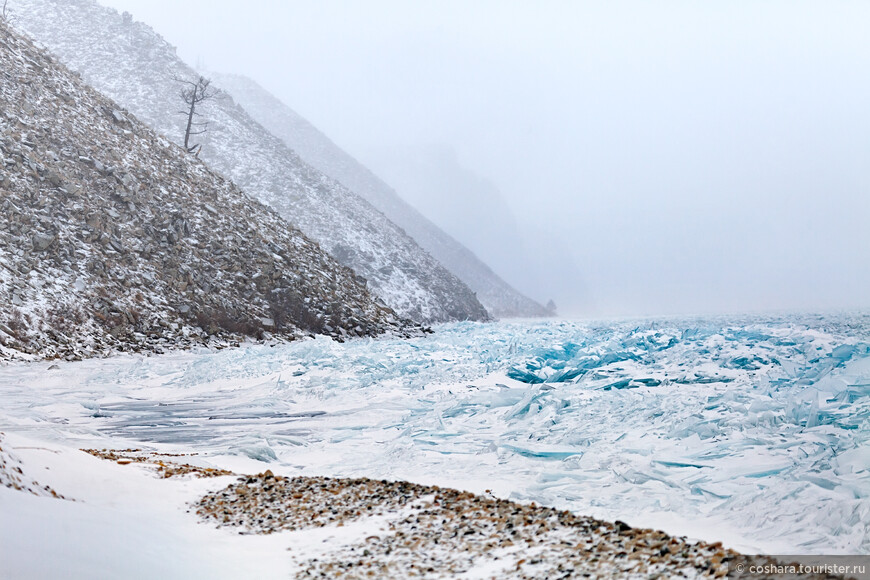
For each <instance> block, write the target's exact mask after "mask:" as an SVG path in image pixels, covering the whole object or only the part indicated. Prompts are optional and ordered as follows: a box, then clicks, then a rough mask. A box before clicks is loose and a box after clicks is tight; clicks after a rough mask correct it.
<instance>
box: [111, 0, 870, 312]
mask: <svg viewBox="0 0 870 580" xmlns="http://www.w3.org/2000/svg"><path fill="white" fill-rule="evenodd" d="M100 1H101V2H102V3H104V4H107V5H110V6H114V7H116V8H118V9H119V10H128V11H130V12H131V13H133V15H134V17H135V19H136V20H141V21H144V22H146V23H148V24H150V25H152V26H153V27H154V28H155V29H156V30H157V31H158V32H160V33H161V34H162V35H163V36H164V37H166V38H167V40H169V41H170V42H171V43H173V44H175V45H177V46H178V47H179V54H180V55H181V56H182V57H184V58H185V59H186V60H188V61H189V62H191V64H194V65H197V64H198V65H199V66H201V67H205V68H208V69H211V70H219V71H222V72H236V73H242V74H246V75H248V76H250V77H252V78H254V79H255V80H257V81H258V82H260V83H261V84H262V85H263V86H265V87H266V88H267V89H269V90H270V91H271V92H273V93H274V94H276V95H277V96H279V97H280V98H281V99H282V100H283V101H284V102H286V103H287V104H288V105H289V106H291V107H292V108H293V109H295V110H296V111H298V112H299V113H301V114H302V115H304V116H305V117H307V118H308V119H309V120H310V121H312V122H313V123H314V124H315V125H317V126H318V127H319V128H321V130H323V131H324V132H325V133H326V134H327V135H329V136H330V137H331V138H332V139H333V140H334V141H335V142H336V143H338V144H339V145H341V146H342V147H344V148H345V149H346V150H348V151H349V152H350V153H351V154H353V155H354V156H356V157H357V158H358V159H360V160H362V161H364V162H368V163H370V164H372V165H373V167H372V168H373V169H375V170H376V172H377V171H378V166H377V165H379V164H381V163H383V156H384V152H385V151H389V150H390V149H398V150H407V151H416V150H417V149H418V148H422V147H430V146H432V145H436V146H438V147H441V148H448V149H452V150H453V151H455V153H456V159H457V161H458V163H459V164H461V165H462V167H463V168H464V169H465V170H466V171H468V172H470V173H472V174H474V175H476V176H479V177H480V179H481V180H484V181H486V182H488V183H490V184H492V185H493V186H494V188H495V189H497V190H498V191H500V193H501V195H502V197H503V200H504V202H505V205H506V207H507V208H509V210H510V211H511V212H512V213H513V216H514V217H515V219H516V222H517V224H518V226H517V228H518V229H516V230H514V229H512V227H513V226H510V225H509V224H506V225H505V228H506V229H505V231H507V232H515V234H514V233H511V234H510V235H516V236H517V237H518V238H519V239H520V240H521V242H522V245H523V246H524V247H525V248H526V252H525V254H524V255H522V256H521V255H517V258H516V260H504V259H497V257H493V256H491V255H490V256H484V257H485V258H488V259H489V261H491V262H495V263H497V264H499V273H501V274H502V275H503V276H504V277H505V278H506V279H508V280H509V281H510V282H511V283H513V284H514V285H515V286H517V287H518V288H520V289H521V290H524V291H526V292H528V293H530V294H531V295H533V297H534V298H536V299H538V300H542V301H544V300H546V299H548V298H550V297H553V298H554V299H555V300H556V302H557V304H558V305H559V306H560V311H561V312H562V313H563V314H567V315H583V316H590V315H639V314H669V313H686V314H693V313H709V312H734V311H758V310H771V309H813V310H815V309H829V308H855V307H870V42H868V41H867V31H868V30H870V2H866V1H856V2H838V1H835V0H824V1H818V2H799V1H795V0H789V1H762V0H753V1H744V2H740V1H724V0H723V1H718V2H714V1H705V2H697V1H686V2H669V1H657V2H619V1H613V2H611V1H607V2H605V1H600V2H581V1H531V0H528V1H525V2H511V1H509V0H491V1H475V0H462V1H449V0H439V1H437V2H435V1H432V2H428V1H427V2H423V1H407V0H394V1H390V2H387V1H369V0H366V1H364V2H362V1H344V2H338V1H332V0H317V1H316V2H313V1H304V2H303V1H277V0H274V1H268V0H247V1H245V2H238V1H232V2H230V1H221V0H185V1H183V2H180V1H178V0H100ZM384 167H386V165H384ZM400 193H402V192H401V191H400ZM487 195H491V191H490V192H489V193H488V194H487ZM448 198H449V196H448ZM503 213H504V212H500V213H499V215H502V214H503ZM496 225H497V224H496ZM488 226H489V227H492V224H488ZM457 235H459V234H457ZM472 238H473V236H469V239H472ZM505 247H506V248H507V247H511V248H514V246H509V245H505ZM492 251H494V250H492V249H491V248H490V249H489V250H487V252H492ZM512 251H516V249H515V248H514V249H513V250H512ZM502 258H503V257H502ZM511 264H514V266H513V267H512V266H511Z"/></svg>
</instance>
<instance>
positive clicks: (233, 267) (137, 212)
mask: <svg viewBox="0 0 870 580" xmlns="http://www.w3.org/2000/svg"><path fill="white" fill-rule="evenodd" d="M0 62H2V63H3V68H2V71H0V168H2V175H3V180H2V181H3V184H2V186H0V212H2V214H3V220H2V222H0V359H8V358H53V357H66V358H79V357H84V356H93V355H99V354H105V353H110V352H113V351H118V350H148V351H157V352H159V351H160V350H162V349H164V348H167V347H174V346H187V345H192V344H196V343H201V342H205V341H207V340H211V339H212V338H216V339H218V340H224V341H227V340H229V341H235V340H239V339H241V338H242V337H244V336H255V337H262V336H264V333H265V332H269V333H272V334H274V335H277V336H279V337H285V338H293V337H295V336H298V335H300V334H303V333H327V334H331V335H333V336H335V337H337V338H343V337H346V336H354V335H355V336H359V335H373V334H377V333H380V332H383V331H385V330H387V329H390V328H394V329H395V328H402V327H404V326H405V325H406V323H405V322H403V321H402V320H401V319H400V318H399V317H398V316H397V315H396V314H395V313H394V312H392V311H391V310H390V309H389V308H387V307H385V306H382V305H380V304H378V303H376V302H375V301H374V300H373V298H372V297H371V295H370V294H369V293H368V291H367V290H366V289H365V287H364V285H363V284H362V283H361V282H360V281H359V280H358V278H357V277H356V276H355V275H354V273H353V272H352V271H351V270H349V269H347V268H346V267H344V266H342V265H340V264H338V263H337V262H336V261H335V260H333V259H332V258H331V257H330V256H329V255H328V254H326V253H325V252H324V251H323V250H322V249H321V248H320V247H319V246H318V245H317V244H316V243H314V242H312V241H311V240H309V239H308V238H306V237H305V236H304V235H303V234H302V233H301V232H299V231H298V230H296V229H295V228H293V227H292V226H290V225H289V224H287V222H286V221H284V220H283V219H281V217H280V216H279V215H277V214H276V213H275V212H274V211H272V210H270V209H268V208H266V207H264V206H263V205H261V204H259V203H258V202H256V201H254V200H251V199H250V198H248V197H247V196H245V195H244V194H243V193H242V192H241V191H240V190H239V189H237V188H236V187H235V186H234V185H233V184H232V183H231V182H229V181H227V180H225V179H224V178H222V177H220V176H219V175H217V174H215V173H214V172H212V171H211V170H209V169H208V168H207V167H206V166H205V164H203V163H202V162H200V161H198V160H197V159H196V158H194V157H193V156H191V155H187V154H186V153H185V152H184V151H183V150H182V149H180V148H179V147H176V146H174V145H172V144H170V143H169V142H168V141H166V140H165V139H164V138H162V137H160V136H158V135H156V134H155V133H154V132H153V131H152V130H150V129H149V128H148V127H146V126H145V125H144V124H143V123H141V122H139V121H138V120H137V119H136V118H135V117H134V116H133V115H131V114H129V113H126V112H122V111H120V110H119V108H118V105H117V104H115V103H113V102H112V101H111V100H109V99H108V98H106V97H104V96H102V95H100V94H99V93H97V92H96V91H95V90H93V89H92V88H90V87H88V86H87V85H85V83H84V82H83V81H82V80H81V79H80V78H79V77H78V76H77V75H75V74H74V73H71V72H70V71H69V70H67V69H66V68H65V67H63V66H62V65H60V64H58V63H56V62H55V61H54V60H53V59H52V58H51V57H50V56H48V54H47V53H45V52H44V51H41V50H39V49H37V48H36V47H35V46H34V45H33V44H32V43H31V41H30V40H28V39H26V38H25V37H23V36H21V35H19V34H17V33H15V32H13V31H11V30H10V29H9V28H7V27H6V25H5V24H0ZM208 207H213V208H217V207H219V208H221V211H220V212H217V211H209V210H208ZM264 319H268V320H269V324H268V325H266V324H264V322H263V320H264Z"/></svg>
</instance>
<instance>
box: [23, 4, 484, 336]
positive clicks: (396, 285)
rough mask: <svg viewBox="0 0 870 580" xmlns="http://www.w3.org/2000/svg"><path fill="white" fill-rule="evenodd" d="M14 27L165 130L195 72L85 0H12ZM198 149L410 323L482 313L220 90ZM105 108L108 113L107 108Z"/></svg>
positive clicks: (173, 133) (377, 216)
mask: <svg viewBox="0 0 870 580" xmlns="http://www.w3.org/2000/svg"><path fill="white" fill-rule="evenodd" d="M11 10H12V13H13V16H14V18H15V22H16V25H17V26H19V27H21V28H22V29H23V30H24V31H26V32H27V33H28V34H30V35H31V36H33V37H34V38H35V39H37V40H38V41H39V42H41V43H44V44H45V45H46V46H47V47H48V48H49V49H50V50H51V51H53V52H54V53H56V54H57V55H58V56H59V58H61V59H62V60H63V61H64V63H65V64H67V65H68V66H69V67H70V68H72V69H73V70H76V71H77V72H79V73H80V74H81V75H82V76H83V77H84V78H85V79H86V80H87V81H88V82H89V83H91V84H92V85H93V86H95V87H96V88H97V89H99V90H101V91H103V92H104V93H106V94H107V95H109V96H110V97H112V98H113V99H115V100H116V101H118V102H119V103H121V104H122V105H124V106H125V107H127V108H128V109H129V110H130V111H132V112H133V113H134V114H135V115H136V116H138V117H139V118H140V119H142V120H143V121H145V122H146V123H148V124H149V125H151V126H152V127H153V128H155V129H156V130H157V131H158V132H160V133H162V134H163V135H165V136H167V138H169V139H171V140H173V141H176V142H179V143H180V142H182V141H183V136H184V127H185V124H186V122H187V118H186V116H184V115H179V114H178V111H179V108H180V107H182V108H183V105H184V104H183V103H182V102H181V101H180V100H179V97H178V92H179V89H180V88H181V84H180V83H179V81H178V79H195V78H196V76H197V73H196V72H195V71H194V70H193V69H192V68H191V67H189V66H188V65H187V64H185V63H184V62H183V61H182V60H181V59H180V58H179V57H178V56H177V54H176V52H175V49H174V47H172V46H171V45H169V44H168V43H167V42H166V41H165V40H164V39H163V38H162V37H160V35H158V34H157V33H156V32H154V31H153V30H152V29H151V28H150V27H148V26H146V25H144V24H142V23H135V22H133V20H132V18H130V17H129V15H128V17H126V18H125V17H124V16H123V15H121V14H118V12H117V11H115V10H114V9H111V8H105V7H102V6H100V5H99V4H97V3H96V2H95V1H94V0H62V1H60V0H16V2H15V3H14V5H13V6H11ZM200 112H201V113H202V120H204V121H207V122H208V123H209V125H208V132H207V133H206V134H205V135H200V136H197V137H198V138H201V141H198V142H201V143H202V151H201V154H200V157H201V158H203V159H204V160H206V161H207V162H208V163H209V164H210V165H211V166H212V167H214V168H215V169H217V170H218V171H219V172H221V173H222V174H224V175H225V176H226V177H228V178H230V179H232V180H233V181H234V182H235V183H236V184H238V185H239V186H240V187H241V188H242V189H244V190H245V191H246V192H247V193H248V194H250V195H252V196H254V197H255V198H257V199H259V200H260V201H262V202H264V203H266V204H267V205H270V206H272V207H273V208H275V209H276V210H277V211H278V213H279V214H281V215H282V216H283V217H284V218H285V219H287V220H288V221H290V222H291V223H292V224H294V225H295V226H297V227H298V228H299V229H300V230H302V231H303V232H304V233H305V234H306V235H307V236H309V237H311V238H313V239H314V240H315V241H317V242H318V243H320V244H321V245H322V246H323V247H324V248H325V249H326V250H327V251H329V252H330V253H331V254H332V255H333V256H334V257H335V258H336V259H337V260H338V261H339V262H341V263H342V264H344V265H345V266H348V267H349V268H352V269H353V270H354V271H355V272H356V273H357V275H358V276H360V277H362V278H364V279H365V280H366V282H367V284H368V286H369V288H370V289H371V291H372V292H373V293H374V294H376V295H377V296H379V297H380V298H381V299H382V300H383V301H384V302H385V303H386V304H387V305H388V306H390V307H392V308H393V309H394V310H396V312H398V313H399V314H400V315H402V316H406V317H408V318H412V319H414V320H416V321H418V322H439V321H448V320H466V319H470V320H486V319H487V318H488V314H487V312H486V310H485V309H484V307H483V306H482V305H481V304H480V302H479V301H478V300H477V298H476V297H475V295H474V293H473V292H472V291H471V290H470V289H469V288H468V286H466V285H465V284H464V283H463V282H462V281H460V280H459V278H457V277H456V276H455V275H453V274H451V273H450V272H449V271H448V270H447V269H446V268H445V267H444V266H442V265H441V264H440V263H439V262H438V261H437V260H436V259H435V258H433V257H432V256H431V255H430V254H429V253H428V252H426V251H425V250H423V249H422V248H421V247H420V246H419V245H418V244H417V243H416V242H415V241H414V240H413V239H412V238H411V237H410V236H409V235H408V234H406V233H405V232H404V231H403V230H402V229H401V228H400V227H398V226H397V225H395V224H394V223H393V222H391V221H390V220H389V219H387V217H386V216H384V214H383V213H381V212H380V211H378V210H377V209H375V208H374V207H373V206H372V205H371V204H370V203H368V202H367V201H366V200H364V199H363V198H362V197H360V196H358V195H356V194H355V193H353V192H351V191H350V190H348V189H347V188H346V187H344V186H342V185H341V184H339V183H338V182H336V181H334V180H333V179H331V178H329V177H326V176H325V175H324V174H322V173H320V172H319V171H317V170H316V169H314V168H313V167H311V166H310V165H308V164H307V163H305V162H304V161H302V160H301V159H300V158H299V156H298V155H297V154H296V153H294V152H293V151H292V150H291V149H290V148H289V147H288V146H287V145H285V144H284V143H283V142H282V141H281V140H280V139H278V138H277V137H275V136H273V135H272V134H270V133H269V132H268V131H267V130H266V129H264V128H263V127H262V126H261V125H259V124H258V123H257V122H256V121H255V120H254V119H252V118H251V117H250V116H249V115H248V114H247V112H245V110H244V109H242V108H241V107H240V106H238V105H237V104H236V103H235V102H234V101H233V100H232V99H231V98H230V97H229V96H227V95H226V94H225V93H221V94H219V95H218V97H216V98H215V99H212V100H211V101H208V102H205V103H203V104H202V107H201V111H200ZM109 114H111V113H109Z"/></svg>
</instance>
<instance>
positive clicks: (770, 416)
mask: <svg viewBox="0 0 870 580" xmlns="http://www.w3.org/2000/svg"><path fill="white" fill-rule="evenodd" d="M868 328H870V317H868V316H864V315H827V316H784V315H783V316H776V317H747V318H716V319H681V320H665V319H658V320H648V321H621V322H612V321H611V322H602V323H592V322H566V321H561V322H554V321H549V322H540V321H537V322H533V321H522V322H510V323H508V322H502V323H496V324H479V323H456V324H452V325H445V326H441V327H438V328H437V331H436V333H435V334H434V335H432V336H428V337H424V338H418V339H411V340H401V339H389V338H388V339H376V340H372V339H359V340H352V341H348V342H347V343H344V344H340V343H336V342H334V341H331V340H328V339H320V338H318V339H312V340H307V341H302V342H297V343H290V344H285V345H279V346H274V347H269V346H257V345H250V346H245V347H242V348H239V349H234V350H223V351H218V352H214V351H207V350H202V351H199V352H185V353H175V354H168V355H162V356H159V357H143V356H138V355H135V356H134V355H130V356H127V355H124V356H118V357H114V358H111V359H105V360H88V361H82V362H70V363H58V364H57V368H54V369H49V363H15V364H9V365H6V366H3V367H0V431H3V432H5V433H7V436H8V437H10V438H12V439H10V440H11V441H13V442H14V441H15V439H14V438H15V437H18V438H28V439H32V440H35V441H39V442H40V443H39V445H43V446H49V447H50V446H65V447H68V448H73V447H101V448H102V447H114V448H123V447H128V446H134V447H139V446H142V445H145V446H149V447H154V448H156V449H159V450H161V451H162V452H167V451H180V452H197V453H199V454H200V457H201V458H202V459H203V460H207V461H210V462H213V463H214V464H215V465H220V466H222V467H229V468H230V469H235V470H237V471H240V472H248V473H251V472H257V471H262V470H264V469H266V468H267V467H268V468H270V469H272V470H274V471H275V472H276V473H282V474H285V475H328V476H354V477H356V476H365V477H372V478H377V479H382V478H388V479H404V480H410V481H414V482H418V483H424V484H435V485H442V486H450V487H456V488H461V489H468V490H471V491H474V492H479V493H483V492H485V491H486V490H491V491H492V493H494V494H495V495H497V496H500V497H509V498H513V499H519V500H528V501H532V500H533V501H536V502H539V503H541V504H544V505H550V506H555V507H559V508H567V509H571V510H573V511H576V512H579V513H583V514H588V515H592V516H596V517H600V518H604V519H608V520H615V519H619V520H623V521H625V522H627V523H628V524H630V525H632V526H641V527H653V528H658V529H662V530H664V531H666V532H668V533H671V534H677V535H687V536H689V537H691V538H697V539H703V540H708V541H723V542H724V543H725V545H726V546H728V547H733V548H736V549H738V550H741V551H743V552H746V553H757V552H766V553H781V554H782V553H808V554H813V553H815V554H833V553H864V554H866V553H868V552H870V529H868V526H870V498H868V495H870V445H868V443H870V345H868V342H870V341H868V340H867V338H868ZM535 381H543V382H535ZM13 449H14V451H15V453H16V454H17V455H18V456H19V457H22V459H24V461H25V463H27V461H28V456H27V453H29V452H27V451H26V450H22V449H20V448H15V447H13ZM46 457H47V456H46ZM88 461H90V460H88ZM96 461H97V460H96V459H94V460H93V462H91V464H92V465H93V466H94V468H95V469H96V468H97V466H98V465H99V464H98V463H94V462H96ZM112 468H113V469H115V468H117V466H112ZM52 469H54V468H52ZM88 469H89V470H90V468H88ZM95 473H96V472H95ZM46 474H48V471H47V472H46ZM28 475H33V474H32V473H30V474H28ZM76 477H79V476H76ZM80 477H82V478H84V477H91V476H89V475H84V474H82V475H81V476H80ZM93 477H95V478H98V477H99V475H98V474H97V475H93ZM34 478H35V479H38V480H39V481H40V483H44V484H48V485H51V486H52V487H53V488H54V489H56V490H57V492H58V493H60V494H63V495H65V496H67V497H77V495H76V494H77V493H78V492H79V490H81V489H84V488H86V487H87V486H86V485H84V484H82V486H80V487H76V486H77V485H79V484H76V483H75V482H74V481H73V482H70V481H67V479H66V478H64V477H59V478H57V479H51V478H40V477H38V476H34ZM43 479H44V481H43ZM89 481H90V480H89ZM68 484H69V485H68ZM143 485H144V484H143ZM148 485H151V484H148ZM153 485H154V486H158V485H168V486H170V487H171V488H172V489H174V490H177V491H173V492H172V493H173V494H177V495H176V496H174V498H175V499H176V500H179V499H180V498H189V499H193V497H194V496H195V493H194V492H199V491H201V490H202V489H204V487H203V486H206V487H208V486H212V487H211V488H217V487H221V486H222V485H225V484H218V483H215V482H212V483H210V484H209V483H199V482H188V483H173V482H163V481H158V482H156V483H154V484H153ZM172 486H175V487H172ZM156 489H157V488H156V487H155V488H154V490H156ZM161 489H162V488H161ZM154 490H150V491H154ZM150 491H149V490H143V491H142V495H143V496H146V495H148V493H150ZM0 492H3V494H5V495H0V501H3V502H4V503H3V504H2V505H0V513H3V514H4V518H2V521H0V528H2V530H0V533H2V534H9V533H10V532H9V530H8V528H9V527H10V521H11V520H10V519H9V518H8V516H6V514H10V513H11V514H13V518H12V519H13V520H14V522H17V523H14V525H15V526H17V525H18V523H21V522H24V521H25V520H26V525H27V526H37V524H35V523H32V522H30V519H31V518H33V517H39V514H41V513H42V512H40V511H39V510H41V509H43V508H37V507H33V509H32V510H31V508H30V507H28V506H37V505H48V504H40V503H38V501H42V502H48V501H59V500H50V499H48V498H41V499H40V498H27V499H26V500H25V499H15V500H14V501H13V500H10V499H8V498H9V496H8V493H11V491H9V492H7V491H5V490H0ZM88 493H89V495H88V496H87V497H90V498H92V502H93V504H94V506H95V507H94V508H93V509H97V508H99V509H103V507H105V509H115V507H117V509H122V507H123V506H121V503H118V504H117V506H116V505H115V504H114V503H113V501H114V500H112V499H111V497H109V498H103V497H102V496H101V495H100V493H101V492H100V490H99V489H98V488H97V489H94V490H89V491H88ZM125 493H126V492H125ZM22 495H23V494H22ZM16 497H17V496H16ZM4 498H6V499H4ZM147 501H149V502H150V501H151V500H147ZM22 502H23V503H22ZM34 502H36V503H34ZM170 503H172V502H170ZM175 503H176V504H177V503H178V501H176V502H175ZM9 506H13V507H9ZM22 506H23V507H22ZM100 506H103V507H100ZM128 508H129V506H127V507H123V509H128ZM45 509H46V510H47V509H48V508H45ZM53 509H54V510H55V511H54V512H52V513H56V512H57V513H56V515H54V516H52V517H53V518H55V519H54V520H53V521H52V522H51V524H50V526H49V527H50V528H51V529H55V528H57V530H56V533H57V534H61V528H62V526H63V525H64V524H63V522H64V521H66V520H65V518H73V517H78V516H75V514H74V512H75V510H79V509H84V508H81V507H79V506H78V505H76V506H74V507H70V506H65V507H63V508H53ZM129 509H133V508H129ZM137 509H138V508H137ZM142 509H143V510H144V509H145V508H142ZM155 509H157V508H155ZM169 509H170V508H168V507H166V508H165V509H164V511H165V510H169ZM172 509H176V510H177V509H178V508H177V507H176V508H172ZM10 510H11V511H10ZM60 512H62V513H60ZM47 513H48V511H46V514H47ZM137 513H138V512H137ZM156 513H158V514H163V513H164V512H161V511H159V510H158V511H157V512H156ZM57 514H59V515H57ZM172 514H174V515H172V516H171V517H169V516H166V517H167V518H169V519H167V520H166V521H165V522H163V523H162V524H160V525H162V526H165V527H166V528H167V529H168V528H170V527H171V528H172V529H173V530H175V529H176V525H177V526H179V527H178V528H177V530H181V531H174V532H172V533H173V534H182V536H183V537H182V540H183V541H184V542H188V543H190V542H193V543H196V542H197V541H199V540H202V541H206V540H207V539H208V538H221V537H223V536H221V535H220V534H219V533H218V532H217V531H206V530H205V529H206V528H208V526H201V528H202V530H200V528H196V527H195V526H194V525H193V524H191V523H189V521H192V520H189V519H186V518H192V517H193V516H191V515H190V514H179V513H176V512H172ZM116 515H117V514H116ZM104 516H105V518H109V519H111V518H113V517H116V516H112V515H109V514H104ZM82 517H84V516H82ZM88 517H91V516H88ZM93 517H94V518H96V520H99V518H100V517H103V516H98V515H94V516H93ZM149 517H151V516H149ZM96 520H95V521H96ZM182 520H183V521H182ZM99 521H103V520H99ZM99 521H98V522H97V523H99ZM124 521H130V522H131V524H130V525H131V526H133V527H134V528H135V526H136V525H137V524H136V523H135V522H136V521H138V520H136V519H135V518H127V517H126V516H125V519H124ZM149 521H150V520H149ZM94 525H97V524H94ZM155 525H156V523H155ZM143 526H144V528H143V530H144V531H142V532H141V533H142V534H151V533H153V532H154V530H153V529H152V528H149V527H148V525H145V524H143ZM160 529H163V528H160ZM33 533H36V532H33ZM53 533H54V532H53ZM136 533H138V532H136ZM4 537H5V536H4ZM57 541H59V540H57ZM76 541H80V542H85V541H87V539H86V538H81V539H77V540H76ZM119 541H120V540H119ZM155 541H156V540H155ZM165 541H166V542H167V543H169V542H170V540H168V539H167V540H165ZM179 541H181V540H179ZM246 541H247V540H246ZM251 541H252V542H254V541H253V540H251ZM263 542H267V540H263ZM0 545H3V542H0ZM188 545H189V544H183V543H181V544H178V546H177V549H178V550H182V549H186V548H184V546H188ZM210 545H211V544H210ZM211 549H212V548H208V549H206V548H203V547H199V548H197V549H196V550H193V551H192V552H191V556H190V557H191V558H194V557H199V556H197V554H200V555H201V554H205V552H203V550H205V551H206V552H208V550H211ZM251 549H254V548H251ZM257 549H259V548H257ZM208 553H209V554H210V553H211V552H208ZM222 557H223V558H230V555H226V554H224V555H222ZM203 558H205V559H206V560H207V559H208V556H207V555H204V556H203ZM218 561H219V560H215V561H214V562H215V563H217V562H218ZM282 565H283V564H282ZM218 567H220V566H219V565H218Z"/></svg>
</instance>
